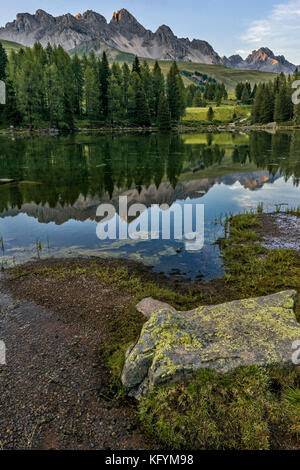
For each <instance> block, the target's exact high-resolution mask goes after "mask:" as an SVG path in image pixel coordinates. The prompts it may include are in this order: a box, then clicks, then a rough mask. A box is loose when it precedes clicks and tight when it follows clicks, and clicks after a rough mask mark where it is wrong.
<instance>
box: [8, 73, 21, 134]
mask: <svg viewBox="0 0 300 470" xmlns="http://www.w3.org/2000/svg"><path fill="white" fill-rule="evenodd" d="M4 116H5V121H6V122H8V123H9V124H11V125H13V126H18V125H19V124H20V123H21V120H22V117H21V114H20V112H19V110H18V105H17V100H16V93H15V90H14V87H13V83H12V81H11V80H9V79H8V80H6V104H5V110H4Z"/></svg>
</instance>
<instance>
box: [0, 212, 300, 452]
mask: <svg viewBox="0 0 300 470" xmlns="http://www.w3.org/2000/svg"><path fill="white" fill-rule="evenodd" d="M280 214H282V213H279V215H280ZM279 215H278V216H277V215H276V213H273V214H254V213H251V214H241V215H240V216H236V217H234V218H232V219H231V222H230V223H231V224H233V227H234V228H235V232H234V235H231V238H229V239H227V238H224V240H223V242H222V240H220V243H221V246H222V244H223V247H222V256H223V257H224V263H225V266H226V270H227V274H225V275H224V277H223V278H221V279H216V280H213V281H209V282H208V283H202V282H201V281H200V280H199V281H194V282H193V281H191V280H188V279H185V281H184V280H182V279H173V278H172V277H170V276H166V275H163V274H159V273H155V272H154V271H153V270H152V268H150V267H147V266H145V265H144V264H143V263H142V262H137V261H133V260H126V259H122V258H120V259H107V258H92V259H84V258H74V259H61V260H58V259H48V260H37V261H34V262H28V263H25V264H23V265H20V266H17V267H15V268H12V269H9V270H7V271H6V272H5V273H4V276H3V275H2V277H1V280H0V289H1V294H0V310H1V313H2V315H1V320H2V321H1V323H0V326H1V335H0V337H1V339H2V340H4V341H5V342H6V343H7V359H8V360H7V366H0V374H1V378H2V386H4V387H5V394H3V393H1V394H0V397H1V396H3V397H4V396H5V407H3V410H5V412H4V413H3V418H2V419H3V426H2V427H1V429H0V446H2V448H3V449H4V450H6V449H12V448H13V449H104V450H108V449H114V450H137V449H152V450H153V449H161V448H165V446H166V444H165V443H164V442H163V441H161V440H160V437H158V436H156V434H155V429H154V430H153V432H150V434H149V433H146V434H145V433H144V432H143V426H142V423H140V422H139V420H138V415H137V411H138V410H137V406H136V404H134V403H133V402H132V401H128V400H127V399H126V398H125V397H124V395H123V392H122V387H121V384H120V371H121V370H122V365H123V361H124V354H125V351H126V349H127V347H128V346H129V345H130V344H132V343H133V342H134V341H135V340H136V338H137V337H138V335H139V333H140V331H141V328H142V325H143V324H144V322H145V318H144V317H143V316H142V315H141V314H140V313H138V312H137V311H136V308H135V306H136V304H137V302H138V301H139V300H141V299H142V298H145V297H150V296H151V297H153V298H157V299H158V300H161V301H165V302H167V303H169V304H170V305H172V306H174V307H176V308H177V309H178V310H191V309H193V308H196V307H197V306H199V305H216V304H221V303H224V302H227V301H231V300H235V299H239V298H241V297H242V298H246V297H253V296H256V294H258V293H260V291H261V290H262V291H263V292H264V291H270V292H273V293H274V291H280V290H281V289H282V288H284V287H287V284H288V286H289V287H295V286H294V285H292V284H293V282H296V286H298V284H299V276H298V275H297V272H295V273H294V270H295V269H299V268H298V264H297V263H298V261H297V260H299V259H300V258H299V256H298V255H297V256H295V254H296V252H293V253H294V254H293V255H292V254H289V253H290V251H289V250H286V251H284V250H282V249H281V250H280V253H282V254H281V255H280V259H282V266H281V265H279V263H278V259H277V258H276V259H275V260H273V259H272V256H273V255H272V253H273V252H274V253H275V252H276V251H278V250H274V249H273V248H271V249H264V252H263V253H264V257H262V258H261V248H259V247H258V245H257V244H258V243H259V241H260V242H262V243H263V240H264V239H266V238H267V239H268V238H270V236H271V235H272V234H274V235H275V236H276V237H278V235H279V234H280V231H278V230H274V223H275V222H276V220H277V217H279ZM286 217H293V218H294V217H299V214H298V213H295V214H287V215H286ZM270 219H272V220H270ZM245 225H246V227H245ZM294 227H295V230H297V227H298V225H297V224H294ZM253 231H254V232H255V233H256V237H253V233H254V232H253ZM297 233H298V232H297ZM286 236H287V232H286V231H285V240H286ZM289 236H290V239H294V234H293V233H292V232H291V233H290V234H289ZM271 238H272V237H271ZM248 244H249V247H248ZM262 246H263V245H262ZM241 250H242V251H241ZM250 251H251V253H252V255H251V257H249V255H248V252H249V253H250ZM237 253H238V254H239V255H238V256H237ZM283 253H286V255H283ZM285 256H286V258H287V259H288V262H287V263H286V262H285ZM255 257H257V259H258V260H260V263H266V266H268V272H265V269H264V268H263V266H262V267H261V269H262V270H261V272H258V273H256V271H254V272H253V271H252V262H253V259H254V258H255ZM268 257H270V260H269V259H268ZM239 258H241V259H239ZM249 262H250V264H251V265H249V266H248V264H249ZM240 263H241V266H242V267H241V266H240ZM291 263H294V264H291ZM257 269H258V270H259V269H260V266H258V265H257ZM290 269H292V271H291V272H293V273H294V276H295V278H294V280H293V279H291V278H290ZM242 270H244V271H243V272H242ZM270 270H271V271H270ZM273 271H274V272H273ZM277 271H278V272H277ZM229 273H230V277H229V278H228V277H227V276H228V274H229ZM262 275H263V276H267V278H266V277H265V280H266V279H269V277H270V276H271V277H272V279H273V278H274V285H273V284H270V285H268V284H267V283H265V282H264V281H262V278H261V276H262ZM235 276H237V277H236V279H235ZM252 276H254V277H253V281H252ZM246 280H247V282H246ZM292 281H293V282H292ZM241 283H242V284H241ZM297 283H298V284H297ZM290 284H291V285H290ZM298 287H299V286H298ZM247 289H248V291H247ZM298 292H300V288H298ZM297 311H298V313H299V306H298V309H297ZM12 351H13V353H12ZM0 401H1V400H0ZM45 404H46V406H45ZM7 430H8V431H7ZM282 445H285V446H287V445H289V446H290V448H294V449H295V448H298V446H296V444H295V443H293V442H291V443H287V442H283V443H282ZM295 446H296V447H295ZM168 448H170V449H171V448H172V449H173V447H172V446H168Z"/></svg>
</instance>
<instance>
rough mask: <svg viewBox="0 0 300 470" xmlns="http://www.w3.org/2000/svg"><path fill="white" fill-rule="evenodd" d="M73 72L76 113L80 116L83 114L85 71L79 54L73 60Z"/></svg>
mask: <svg viewBox="0 0 300 470" xmlns="http://www.w3.org/2000/svg"><path fill="white" fill-rule="evenodd" d="M71 65H72V71H73V75H74V84H73V86H74V103H73V106H74V113H75V114H77V115H78V116H79V115H80V114H81V108H82V98H83V71H82V65H81V61H80V59H79V57H78V55H77V54H75V55H74V57H73V58H72V64H71Z"/></svg>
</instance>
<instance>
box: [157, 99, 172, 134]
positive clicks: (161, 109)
mask: <svg viewBox="0 0 300 470" xmlns="http://www.w3.org/2000/svg"><path fill="white" fill-rule="evenodd" d="M157 121H158V127H159V129H160V130H161V131H167V130H170V129H171V115H170V110H169V105H168V100H167V98H166V96H165V94H164V93H162V94H161V95H160V99H159V104H158V116H157Z"/></svg>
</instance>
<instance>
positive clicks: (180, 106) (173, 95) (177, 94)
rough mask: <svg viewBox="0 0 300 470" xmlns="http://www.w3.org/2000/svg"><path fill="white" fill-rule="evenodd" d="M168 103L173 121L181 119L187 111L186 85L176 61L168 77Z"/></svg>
mask: <svg viewBox="0 0 300 470" xmlns="http://www.w3.org/2000/svg"><path fill="white" fill-rule="evenodd" d="M167 95H168V103H169V108H170V113H171V119H172V120H173V121H179V120H180V118H181V117H182V116H184V113H185V96H184V85H183V82H182V78H181V76H180V74H179V70H178V67H177V64H176V62H173V64H172V65H171V68H170V70H169V73H168V77H167Z"/></svg>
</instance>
